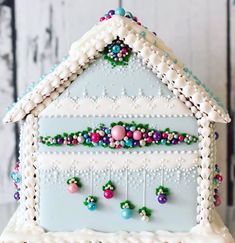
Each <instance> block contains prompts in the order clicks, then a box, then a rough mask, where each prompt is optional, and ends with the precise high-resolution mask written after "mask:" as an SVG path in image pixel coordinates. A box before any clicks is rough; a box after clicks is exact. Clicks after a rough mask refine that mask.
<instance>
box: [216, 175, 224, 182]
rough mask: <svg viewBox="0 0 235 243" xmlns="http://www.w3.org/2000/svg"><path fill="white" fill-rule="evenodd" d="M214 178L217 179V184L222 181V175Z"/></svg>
mask: <svg viewBox="0 0 235 243" xmlns="http://www.w3.org/2000/svg"><path fill="white" fill-rule="evenodd" d="M216 178H217V179H218V181H219V183H222V181H223V176H222V175H216Z"/></svg>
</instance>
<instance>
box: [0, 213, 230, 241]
mask: <svg viewBox="0 0 235 243" xmlns="http://www.w3.org/2000/svg"><path fill="white" fill-rule="evenodd" d="M214 218H215V220H214V221H213V223H212V224H207V225H204V226H201V225H197V226H195V227H193V228H192V229H191V230H190V231H189V232H175V233H172V232H168V231H156V232H146V231H142V232H124V231H122V232H116V233H101V232H97V231H92V230H89V229H82V230H76V231H74V232H48V233H46V232H45V231H44V230H43V229H42V228H41V227H39V226H35V225H32V224H25V223H24V222H23V221H22V219H21V213H20V211H19V209H18V210H17V212H16V213H15V214H14V215H13V217H12V218H11V220H10V222H9V224H8V225H7V227H6V228H5V229H4V231H3V233H2V235H1V236H0V242H4V243H12V242H50V243H57V242H77V243H82V242H106V243H120V242H126V243H129V242H139V243H146V242H148V243H162V242H167V243H179V242H183V243H196V242H197V243H205V242H208V240H209V241H210V242H213V243H234V239H233V237H232V236H231V234H230V233H229V231H228V229H227V228H226V226H225V225H224V223H223V222H222V220H221V218H220V217H219V215H218V214H217V213H216V212H215V217H214Z"/></svg>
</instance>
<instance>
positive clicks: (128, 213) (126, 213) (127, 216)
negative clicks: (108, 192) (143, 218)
mask: <svg viewBox="0 0 235 243" xmlns="http://www.w3.org/2000/svg"><path fill="white" fill-rule="evenodd" d="M121 215H122V217H123V218H124V219H130V218H131V217H132V209H130V208H124V209H123V210H122V213H121Z"/></svg>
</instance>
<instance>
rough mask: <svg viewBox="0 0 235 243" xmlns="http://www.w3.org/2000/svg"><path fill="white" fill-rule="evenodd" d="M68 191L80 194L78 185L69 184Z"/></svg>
mask: <svg viewBox="0 0 235 243" xmlns="http://www.w3.org/2000/svg"><path fill="white" fill-rule="evenodd" d="M67 189H68V191H69V192H70V193H75V192H78V186H77V184H75V183H71V184H69V185H68V187H67Z"/></svg>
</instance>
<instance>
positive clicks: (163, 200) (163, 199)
mask: <svg viewBox="0 0 235 243" xmlns="http://www.w3.org/2000/svg"><path fill="white" fill-rule="evenodd" d="M157 199H158V202H159V203H160V204H165V203H166V202H167V196H166V195H164V194H160V195H159V196H158V198H157Z"/></svg>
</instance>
